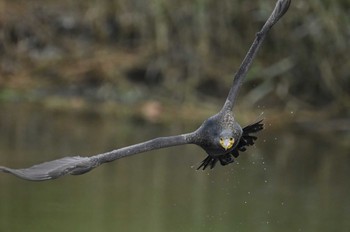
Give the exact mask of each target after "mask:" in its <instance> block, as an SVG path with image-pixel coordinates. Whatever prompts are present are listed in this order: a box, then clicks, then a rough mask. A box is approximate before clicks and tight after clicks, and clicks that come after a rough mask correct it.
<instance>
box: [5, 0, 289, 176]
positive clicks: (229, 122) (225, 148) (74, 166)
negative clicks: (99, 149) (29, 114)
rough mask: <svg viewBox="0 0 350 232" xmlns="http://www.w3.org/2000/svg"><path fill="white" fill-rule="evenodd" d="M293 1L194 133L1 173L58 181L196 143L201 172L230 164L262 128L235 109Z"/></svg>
mask: <svg viewBox="0 0 350 232" xmlns="http://www.w3.org/2000/svg"><path fill="white" fill-rule="evenodd" d="M290 2H291V0H278V1H277V3H276V6H275V8H274V10H273V12H272V13H271V15H270V17H269V18H268V19H267V21H266V23H265V24H264V26H263V27H262V29H261V30H260V31H259V32H258V33H257V34H256V37H255V40H254V41H253V44H252V45H251V47H250V49H249V50H248V53H247V55H246V56H245V58H244V60H243V62H242V64H241V66H240V67H239V69H238V71H237V73H236V74H235V76H234V79H233V84H232V87H231V89H230V91H229V94H228V96H227V99H226V101H225V104H224V106H223V107H222V109H221V110H220V112H219V113H217V114H216V115H214V116H212V117H210V118H208V119H207V120H205V121H204V122H203V124H202V125H201V126H200V127H199V128H198V129H197V130H195V131H194V132H191V133H187V134H181V135H176V136H169V137H159V138H155V139H152V140H149V141H146V142H143V143H139V144H135V145H131V146H128V147H123V148H120V149H116V150H113V151H110V152H106V153H102V154H97V155H94V156H91V157H81V156H73V157H65V158H61V159H57V160H53V161H49V162H45V163H41V164H37V165H34V166H32V167H29V168H24V169H12V168H8V167H3V166H0V171H3V172H7V173H11V174H13V175H15V176H17V177H20V178H22V179H26V180H32V181H43V180H51V179H56V178H58V177H61V176H64V175H66V174H71V175H80V174H84V173H86V172H88V171H90V170H92V169H94V168H96V167H98V166H100V165H101V164H104V163H107V162H111V161H114V160H116V159H120V158H122V157H125V156H130V155H134V154H138V153H142V152H146V151H151V150H155V149H160V148H164V147H170V146H177V145H182V144H195V145H198V146H200V147H202V148H203V149H204V150H205V151H206V153H207V155H208V156H207V157H206V158H205V159H204V160H203V161H202V163H201V165H200V166H199V167H198V169H206V168H207V167H208V166H209V167H210V168H213V167H214V166H215V164H216V163H217V162H218V161H219V162H220V164H221V165H227V164H229V163H232V162H233V161H234V158H237V157H238V155H239V152H243V151H245V150H246V147H247V146H250V145H253V144H254V141H255V140H256V139H257V137H255V136H254V135H252V134H255V133H256V132H258V131H260V130H262V129H263V124H262V121H258V122H256V123H253V124H251V125H248V126H246V127H244V128H243V129H242V128H241V126H240V125H239V124H238V123H237V121H235V119H234V116H233V113H232V109H233V106H234V103H235V99H236V96H237V93H238V89H239V87H240V86H241V84H242V81H243V79H244V77H245V76H246V74H247V71H248V69H249V67H250V65H251V63H252V61H253V59H254V58H255V56H256V53H257V51H258V49H259V47H260V46H261V43H262V42H263V40H264V38H265V36H266V34H267V33H268V31H269V30H270V29H271V28H272V26H273V25H274V24H275V23H276V22H277V21H278V20H279V19H280V18H281V17H282V16H283V15H284V14H285V13H286V11H287V10H288V8H289V5H290Z"/></svg>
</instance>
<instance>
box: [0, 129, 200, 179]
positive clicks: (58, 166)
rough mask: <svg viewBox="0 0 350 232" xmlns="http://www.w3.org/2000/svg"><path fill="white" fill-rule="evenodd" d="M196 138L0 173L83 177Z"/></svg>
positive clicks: (24, 176) (168, 140)
mask: <svg viewBox="0 0 350 232" xmlns="http://www.w3.org/2000/svg"><path fill="white" fill-rule="evenodd" d="M195 138H196V133H195V132H193V133H189V134H183V135H176V136H169V137H160V138H156V139H152V140H149V141H147V142H143V143H139V144H135V145H131V146H128V147H124V148H120V149H117V150H113V151H110V152H106V153H102V154H98V155H95V156H91V157H81V156H73V157H64V158H61V159H57V160H52V161H48V162H44V163H41V164H36V165H34V166H31V167H29V168H23V169H12V168H8V167H3V166H0V171H2V172H6V173H11V174H13V175H15V176H17V177H19V178H22V179H25V180H32V181H44V180H52V179H56V178H59V177H61V176H64V175H67V174H71V175H81V174H84V173H86V172H89V171H91V170H92V169H94V168H96V167H98V166H99V165H101V164H103V163H107V162H111V161H114V160H116V159H120V158H122V157H125V156H130V155H134V154H138V153H142V152H146V151H151V150H155V149H160V148H165V147H171V146H177V145H182V144H190V143H194V141H195Z"/></svg>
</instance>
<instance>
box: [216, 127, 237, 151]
mask: <svg viewBox="0 0 350 232" xmlns="http://www.w3.org/2000/svg"><path fill="white" fill-rule="evenodd" d="M235 137H236V136H235V134H234V133H233V131H230V130H224V131H222V132H221V133H220V137H219V143H220V145H221V147H222V148H224V149H225V151H227V150H230V149H231V148H232V147H234V145H235V143H236V142H237V141H236V139H235Z"/></svg>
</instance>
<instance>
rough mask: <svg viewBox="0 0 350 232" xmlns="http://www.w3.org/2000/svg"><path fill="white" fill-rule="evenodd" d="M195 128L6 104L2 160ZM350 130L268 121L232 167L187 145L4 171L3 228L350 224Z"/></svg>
mask: <svg viewBox="0 0 350 232" xmlns="http://www.w3.org/2000/svg"><path fill="white" fill-rule="evenodd" d="M267 122H268V118H267ZM194 128H195V125H194V127H193V128H186V126H183V125H182V124H181V123H179V122H176V123H174V125H172V126H159V125H155V124H147V123H144V122H142V121H138V120H134V119H126V118H116V117H111V116H100V115H96V114H81V113H74V112H73V113H68V112H52V111H50V112H48V111H44V110H42V109H41V108H40V107H34V106H22V105H19V106H16V105H12V106H6V105H4V106H2V108H1V116H0V130H1V131H0V164H1V165H6V166H10V167H27V166H30V165H32V164H35V163H38V162H42V161H47V160H51V159H54V158H60V157H63V156H65V155H76V154H79V155H93V154H96V153H99V152H104V151H108V150H111V149H114V148H116V147H119V146H124V145H128V144H133V143H136V142H140V141H144V140H147V139H150V138H153V137H156V136H160V135H171V134H178V133H181V132H188V131H190V130H191V129H194ZM349 138H350V135H349V132H339V131H338V132H331V131H330V132H327V133H320V132H310V131H305V130H303V129H301V128H299V129H298V127H295V126H293V127H288V128H280V129H278V130H272V129H269V128H267V129H266V130H265V131H264V132H263V133H261V135H260V136H259V141H258V143H257V146H256V147H255V148H251V149H249V150H248V152H245V153H242V154H243V155H241V156H240V157H239V159H238V162H236V163H235V164H234V165H229V166H227V167H221V166H220V167H217V168H215V169H213V170H209V171H196V169H195V168H196V167H197V165H198V164H199V163H200V161H201V160H202V159H203V158H205V155H204V152H203V151H202V150H201V149H199V148H197V147H195V146H191V145H188V146H180V147H173V148H168V149H162V150H159V151H154V152H148V153H144V154H142V155H136V156H133V157H129V158H124V159H121V160H118V161H116V162H113V163H110V164H106V165H103V166H101V167H99V168H97V169H96V170H94V171H92V172H90V173H88V174H85V175H83V176H67V177H63V178H61V179H58V180H54V181H48V182H40V183H37V182H27V181H23V180H20V179H17V178H15V177H13V176H10V175H7V174H4V173H0V231H152V232H154V231H291V232H292V231H293V232H295V231H308V232H310V231H318V232H323V231H327V232H328V231H349V229H350V198H349V196H350V181H349V177H350V154H349V150H350V149H349V147H350V146H349V143H348V141H349Z"/></svg>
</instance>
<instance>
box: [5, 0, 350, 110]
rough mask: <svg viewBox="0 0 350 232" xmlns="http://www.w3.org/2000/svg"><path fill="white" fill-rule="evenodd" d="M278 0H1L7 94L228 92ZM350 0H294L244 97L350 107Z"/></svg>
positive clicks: (207, 96)
mask: <svg viewBox="0 0 350 232" xmlns="http://www.w3.org/2000/svg"><path fill="white" fill-rule="evenodd" d="M274 4H275V0H266V1H257V0H253V1H243V0H222V1H215V0H194V1H189V0H178V1H166V0H148V1H146V0H104V1H92V0H84V1H83V0H80V1H79V0H76V1H68V0H60V1H57V0H46V1H43V0H35V1H34V0H25V1H24V0H17V1H14V0H0V11H1V14H0V15H1V16H0V99H2V100H5V101H6V100H13V99H15V100H34V101H41V100H43V99H56V100H57V99H63V101H65V100H64V99H67V97H69V99H72V98H74V99H76V98H78V99H84V101H85V100H88V101H89V100H91V101H95V102H96V101H98V102H101V101H112V102H119V103H122V104H124V103H127V104H129V103H135V102H136V103H137V102H142V101H144V100H145V99H148V100H152V101H153V100H154V101H156V102H158V101H160V102H166V103H172V104H177V103H178V104H182V103H184V102H190V103H192V104H194V105H196V104H204V102H205V104H207V103H212V104H213V105H217V104H219V106H220V107H221V104H222V103H223V100H224V99H225V97H226V94H227V92H228V90H229V87H230V85H231V82H232V76H233V74H234V72H235V70H237V68H238V67H239V64H240V62H241V61H242V59H243V57H244V55H245V53H246V51H247V49H248V48H249V46H250V44H251V42H252V41H253V39H254V36H255V33H256V32H257V31H258V30H259V29H260V28H261V26H262V24H263V23H264V22H265V20H266V18H267V17H268V15H269V14H270V12H271V10H272V8H273V6H274ZM349 37H350V2H349V1H347V0H342V1H331V0H323V1H318V0H310V1H304V0H299V1H297V0H293V1H292V5H291V8H290V10H289V12H288V13H287V14H286V15H285V17H284V18H283V19H282V20H281V21H280V22H279V23H278V24H277V25H276V26H275V28H274V29H273V30H272V31H271V33H270V34H269V36H268V38H267V39H266V41H265V43H264V44H263V47H262V49H261V51H260V52H259V55H258V57H257V59H256V60H255V62H254V64H253V66H252V69H251V70H250V72H249V75H248V78H247V80H246V81H245V85H243V89H242V90H241V95H240V104H241V105H246V106H250V107H251V105H255V106H256V107H269V108H277V109H282V110H289V111H290V110H296V109H312V110H319V108H320V107H322V109H327V110H326V111H327V112H326V113H330V114H332V115H344V114H347V115H348V114H349V108H350V107H349V106H350V100H349V99H350V91H349V90H350V78H349V77H350V69H349V67H350V59H348V54H350V46H349V45H350V44H349V43H350V38H349Z"/></svg>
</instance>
